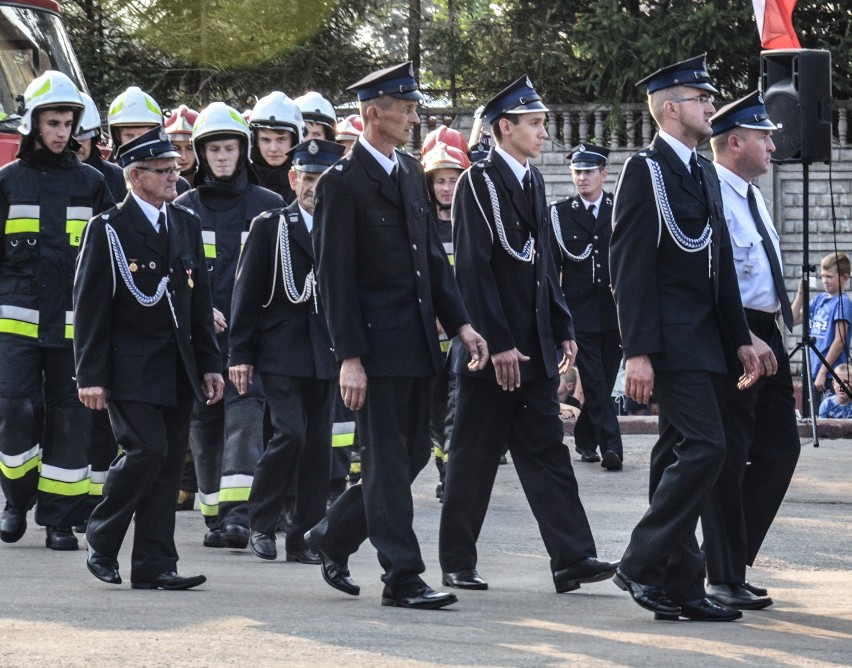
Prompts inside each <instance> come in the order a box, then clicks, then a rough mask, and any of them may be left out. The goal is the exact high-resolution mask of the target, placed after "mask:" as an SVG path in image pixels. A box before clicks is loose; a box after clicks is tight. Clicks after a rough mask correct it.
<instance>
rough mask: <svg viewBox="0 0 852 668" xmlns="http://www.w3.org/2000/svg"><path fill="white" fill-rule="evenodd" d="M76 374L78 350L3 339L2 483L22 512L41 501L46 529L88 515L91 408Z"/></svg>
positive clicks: (40, 521)
mask: <svg viewBox="0 0 852 668" xmlns="http://www.w3.org/2000/svg"><path fill="white" fill-rule="evenodd" d="M73 376H74V353H73V351H72V350H71V349H70V348H43V347H41V346H38V345H37V344H34V343H33V342H30V341H28V340H26V339H24V338H18V337H6V338H4V339H2V340H0V452H2V475H0V482H2V487H3V493H4V495H5V496H6V499H7V501H8V503H9V504H10V505H12V506H14V507H17V508H29V507H30V506H31V505H32V503H33V501H34V500H35V498H36V496H37V497H38V504H37V508H36V518H35V519H36V523H37V524H41V525H56V526H69V525H73V524H78V523H79V522H80V521H82V519H83V518H84V517H85V510H86V509H85V500H86V498H87V495H88V491H89V475H88V470H89V469H88V461H87V453H88V443H89V438H88V437H89V430H88V425H89V421H90V419H91V411H89V410H88V409H87V408H85V407H84V406H83V405H82V404H81V403H80V401H79V399H78V398H77V388H76V387H75V385H74V381H73ZM45 411H46V412H45ZM42 435H43V440H42V441H41V466H40V467H39V466H38V456H37V452H38V446H37V445H36V443H37V442H38V441H39V439H40V438H41V437H42ZM39 469H40V474H39Z"/></svg>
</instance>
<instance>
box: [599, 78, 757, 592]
mask: <svg viewBox="0 0 852 668" xmlns="http://www.w3.org/2000/svg"><path fill="white" fill-rule="evenodd" d="M688 69H689V72H688V73H687V74H686V75H685V77H686V81H688V82H689V83H687V84H685V85H690V86H693V87H698V88H699V89H701V88H705V89H706V86H709V83H706V82H709V76H708V75H707V74H706V69H705V68H704V67H702V66H699V67H690V68H688ZM640 83H642V82H640ZM663 83H664V84H666V85H668V86H671V85H676V84H675V83H673V82H668V83H666V82H663ZM660 87H665V86H664V85H661V86H660ZM649 90H650V84H649ZM710 91H711V92H714V91H715V89H713V88H712V87H710ZM697 92H701V90H699V91H697ZM671 141H677V140H675V139H674V138H672V139H671ZM684 150H688V149H686V147H684ZM698 161H699V164H700V167H701V170H702V172H703V186H702V185H700V184H699V183H698V182H697V181H696V179H695V178H694V177H693V176H692V174H691V173H690V170H689V168H688V167H687V166H686V164H684V161H683V160H682V159H681V158H680V157H679V156H678V154H677V153H676V152H675V150H674V149H673V148H672V146H671V145H670V144H669V143H668V141H667V140H666V139H664V138H663V137H661V136H660V135H657V136H656V137H655V138H654V140H653V142H652V143H651V146H650V147H649V148H647V149H644V150H642V151H640V152H639V153H637V154H635V155H633V156H631V157H630V158H629V159H628V161H627V162H626V163H625V165H624V168H623V170H622V172H621V174H620V177H619V181H618V185H617V187H616V193H615V203H614V210H613V233H612V240H611V247H610V269H611V272H612V281H613V293H614V296H615V301H616V305H617V308H618V319H619V325H620V329H621V338H622V342H623V346H624V355H625V358H627V359H630V358H631V357H635V356H640V355H647V356H649V357H650V360H651V365H652V367H653V370H654V394H655V396H656V398H657V400H658V402H659V406H660V436H659V439H658V441H657V443H656V444H655V446H654V448H653V450H652V452H651V477H650V485H649V496H650V507H649V508H648V510H647V511H646V513H645V515H644V516H643V517H642V519H641V520H640V521H639V523H638V524H637V525H636V527H635V528H634V530H633V533H632V535H631V538H630V543H629V545H628V546H627V549H626V551H625V553H624V556H623V557H622V561H621V571H622V572H623V573H624V574H625V575H626V576H627V577H628V578H630V579H631V580H633V581H635V582H639V583H642V584H645V585H652V586H662V587H664V588H665V591H666V593H667V594H668V596H669V597H670V598H671V599H672V600H673V601H674V602H676V603H685V602H692V601H696V600H698V599H703V598H704V560H703V558H702V555H701V552H700V551H699V550H698V545H697V542H696V539H695V529H696V525H697V522H698V517H699V511H700V509H701V506H702V503H703V502H704V500H705V497H706V496H707V493H708V492H709V490H710V489H711V488H712V486H713V483H714V482H715V481H716V478H717V477H718V475H719V472H720V471H721V468H722V465H723V463H724V459H725V435H724V433H723V426H722V416H721V412H720V406H721V396H722V392H723V387H722V386H723V384H724V383H725V382H726V381H729V379H730V378H731V376H730V375H729V373H737V370H738V362H737V353H736V351H737V348H739V347H740V346H744V345H749V344H750V342H751V339H750V336H749V332H748V326H747V324H746V321H745V315H744V313H743V308H742V303H741V301H740V294H739V289H738V287H737V279H736V274H735V272H734V266H733V259H732V255H731V241H730V237H729V235H728V231H727V226H726V225H725V220H724V211H723V206H722V197H721V194H720V190H719V180H718V178H717V176H716V172H715V170H714V169H713V165H712V163H711V162H710V161H709V160H707V159H705V158H703V157H701V156H699V157H698ZM652 174H655V175H656V176H655V177H654V178H653V180H652ZM654 181H656V183H657V185H658V186H659V185H660V183H662V185H663V187H664V190H665V193H666V197H667V201H668V205H669V208H670V211H671V216H668V215H667V214H665V213H663V214H661V213H660V212H659V210H658V200H657V198H655V194H654V193H655V191H654ZM669 223H672V224H673V226H674V227H672V226H670V225H669ZM708 226H709V229H708ZM708 232H709V233H710V236H709V241H708V240H707V234H708ZM681 233H682V235H681ZM678 235H681V236H679V237H678V238H679V240H680V243H678V242H676V241H675V239H676V236H678ZM699 241H702V243H706V245H705V246H704V247H703V248H701V249H700V250H695V251H694V252H687V251H686V250H684V247H683V244H689V243H693V242H695V243H696V244H698V242H699ZM699 245H700V244H699Z"/></svg>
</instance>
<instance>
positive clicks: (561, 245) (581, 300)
mask: <svg viewBox="0 0 852 668" xmlns="http://www.w3.org/2000/svg"><path fill="white" fill-rule="evenodd" d="M608 156H609V149H608V148H606V147H604V146H595V145H594V144H589V145H586V144H580V146H579V147H577V150H576V151H574V152H573V153H572V154H571V156H570V158H571V178H572V180H573V181H574V186H575V187H576V188H577V194H576V195H575V196H574V197H568V198H566V199H564V200H561V201H559V202H554V203H553V204H551V206H550V223H551V225H552V226H553V232H554V235H555V238H556V243H557V246H558V249H559V250H558V251H557V253H556V264H557V266H558V267H560V268H561V270H562V293H563V294H564V295H565V302H566V303H567V304H568V308H570V309H571V315H572V316H573V318H574V329H575V332H576V336H577V348H578V350H577V369H578V370H579V372H580V378H581V381H582V384H583V393H584V395H585V401H584V403H583V410H582V411H581V412H580V417H579V418H578V420H577V422H576V424H575V425H574V449H575V450H576V451H577V452H578V453H579V454H580V461H582V462H589V463H594V462H599V461H601V458H603V461H602V462H601V466H602V467H603V468H605V469H606V470H607V471H620V470H621V469H622V461H623V460H624V451H623V449H622V445H621V430H620V429H619V426H618V417H617V415H616V411H615V403H614V402H613V400H612V388H613V387H614V386H615V378H616V376H617V375H618V367H619V366H620V365H621V337H620V336H619V334H618V316H617V314H616V312H615V302H614V301H613V299H612V289H611V287H610V280H609V238H610V236H611V235H612V195H611V194H610V193H608V192H604V189H603V186H604V182H605V181H606V177H607V161H608ZM598 449H600V455H598V453H597V450H598Z"/></svg>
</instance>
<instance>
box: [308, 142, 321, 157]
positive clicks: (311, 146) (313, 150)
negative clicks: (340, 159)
mask: <svg viewBox="0 0 852 668" xmlns="http://www.w3.org/2000/svg"><path fill="white" fill-rule="evenodd" d="M308 153H310V154H311V155H316V154H317V153H319V146H317V143H316V142H315V141H314V140H313V139H312V140H311V143H310V144H308Z"/></svg>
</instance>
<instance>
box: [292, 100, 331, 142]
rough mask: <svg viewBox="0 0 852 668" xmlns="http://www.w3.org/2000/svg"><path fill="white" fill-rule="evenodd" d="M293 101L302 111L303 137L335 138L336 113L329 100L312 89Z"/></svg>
mask: <svg viewBox="0 0 852 668" xmlns="http://www.w3.org/2000/svg"><path fill="white" fill-rule="evenodd" d="M293 102H295V103H296V106H297V107H299V110H300V111H301V112H302V119H303V120H304V122H305V139H324V140H326V141H334V140H335V136H336V134H337V133H336V126H337V113H336V112H335V111H334V105H332V104H331V102H329V101H328V100H326V99H325V98H324V97H323V96H322V95H320V94H319V93H317V92H316V91H313V90H312V91H310V92H308V93H305V94H304V95H301V96H299V97H297V98H296V99H295V100H293Z"/></svg>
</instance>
